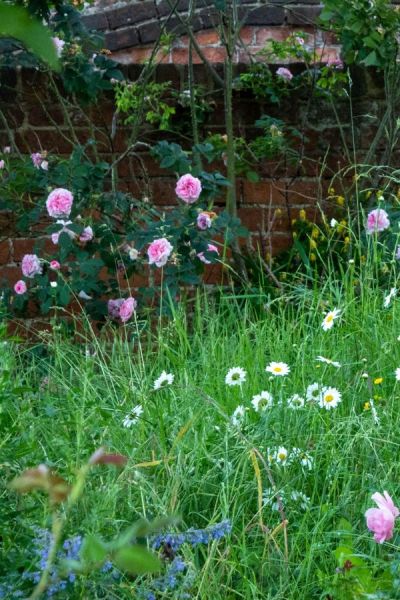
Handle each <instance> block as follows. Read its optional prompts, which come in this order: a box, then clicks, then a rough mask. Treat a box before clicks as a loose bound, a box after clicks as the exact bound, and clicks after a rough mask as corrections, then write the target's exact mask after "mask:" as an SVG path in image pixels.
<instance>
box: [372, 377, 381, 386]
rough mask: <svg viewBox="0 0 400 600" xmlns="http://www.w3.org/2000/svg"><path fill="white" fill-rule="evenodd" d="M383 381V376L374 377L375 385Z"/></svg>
mask: <svg viewBox="0 0 400 600" xmlns="http://www.w3.org/2000/svg"><path fill="white" fill-rule="evenodd" d="M382 381H383V377H376V378H375V379H374V384H375V385H380V384H381V383H382Z"/></svg>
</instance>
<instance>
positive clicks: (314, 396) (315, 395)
mask: <svg viewBox="0 0 400 600" xmlns="http://www.w3.org/2000/svg"><path fill="white" fill-rule="evenodd" d="M321 394H322V387H321V385H320V384H319V383H312V384H311V385H309V386H308V388H307V391H306V398H307V401H308V402H319V400H320V398H321Z"/></svg>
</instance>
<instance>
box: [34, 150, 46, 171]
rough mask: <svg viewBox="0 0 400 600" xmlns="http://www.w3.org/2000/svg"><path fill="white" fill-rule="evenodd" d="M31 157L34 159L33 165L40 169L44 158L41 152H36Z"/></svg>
mask: <svg viewBox="0 0 400 600" xmlns="http://www.w3.org/2000/svg"><path fill="white" fill-rule="evenodd" d="M31 159H32V162H33V166H34V167H35V169H40V167H41V165H42V162H43V160H44V158H43V156H42V154H41V153H40V152H34V153H33V154H31Z"/></svg>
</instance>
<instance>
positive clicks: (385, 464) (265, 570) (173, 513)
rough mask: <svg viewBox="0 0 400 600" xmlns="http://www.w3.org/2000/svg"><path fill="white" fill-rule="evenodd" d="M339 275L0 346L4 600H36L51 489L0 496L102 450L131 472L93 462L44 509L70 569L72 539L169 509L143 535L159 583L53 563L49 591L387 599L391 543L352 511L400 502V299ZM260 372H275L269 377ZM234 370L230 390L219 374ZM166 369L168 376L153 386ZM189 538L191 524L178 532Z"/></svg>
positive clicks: (104, 533) (71, 475)
mask: <svg viewBox="0 0 400 600" xmlns="http://www.w3.org/2000/svg"><path fill="white" fill-rule="evenodd" d="M349 269H350V270H351V267H349ZM344 281H345V283H343V284H341V285H337V284H336V285H334V284H332V283H331V284H327V285H326V286H325V287H324V288H323V289H319V290H314V291H313V290H305V289H296V288H293V289H291V290H289V291H287V292H286V293H285V294H283V295H282V296H281V297H280V298H279V299H277V300H274V301H268V299H267V298H266V297H263V296H262V295H261V294H260V297H258V298H257V297H253V298H240V297H235V296H234V295H229V294H225V295H222V296H220V297H219V298H218V299H217V300H210V299H207V298H206V297H201V295H200V294H199V296H198V298H197V300H196V302H195V306H194V307H192V309H191V311H186V310H184V309H183V308H182V309H177V310H176V312H175V313H174V316H173V318H172V319H171V320H170V321H169V322H168V323H164V324H162V325H161V326H159V327H158V328H155V329H153V330H152V331H151V330H150V328H149V327H148V326H147V324H146V323H145V322H139V321H137V322H132V323H131V324H130V325H129V326H127V327H126V330H125V331H126V333H127V334H128V335H127V337H125V338H124V334H123V333H122V331H123V329H120V330H119V333H120V334H121V335H113V336H108V341H106V340H105V339H104V340H102V338H98V337H95V336H91V334H90V332H89V333H88V334H87V337H86V339H85V340H84V341H82V340H81V342H80V343H76V342H72V341H71V338H68V337H67V336H65V335H64V334H63V332H62V330H57V329H56V330H55V331H54V332H53V334H46V335H43V337H42V340H41V341H40V343H37V344H34V345H29V346H27V345H26V344H20V343H17V342H15V341H12V340H8V341H7V339H6V337H4V341H3V346H2V353H1V358H0V361H1V372H0V373H1V379H0V381H1V388H0V389H1V398H2V403H1V436H0V439H1V444H0V448H1V454H0V461H1V466H2V470H1V477H2V484H3V485H2V492H1V497H0V515H1V518H2V519H1V520H2V540H1V545H0V553H1V554H0V556H1V559H0V565H1V566H0V575H1V578H0V581H1V586H2V587H1V586H0V592H2V596H1V594H0V597H3V598H17V597H19V596H18V594H19V592H20V596H21V597H28V596H29V594H30V593H32V590H33V588H34V583H35V581H36V582H37V579H38V576H37V575H36V580H35V579H34V577H35V572H36V573H37V572H38V570H40V569H38V552H39V550H40V548H39V546H40V544H41V543H42V544H45V542H44V541H43V539H44V537H46V535H47V537H48V534H46V532H44V531H43V530H50V529H51V519H52V512H53V513H54V511H52V509H51V507H49V504H48V501H47V495H46V494H43V493H41V492H37V491H34V492H32V493H30V494H24V495H17V494H16V493H15V491H14V490H12V489H9V487H8V485H9V484H10V482H11V481H12V480H13V478H14V477H16V476H18V475H20V474H21V472H23V471H24V470H25V469H27V468H30V467H35V466H37V465H39V464H41V463H43V464H46V465H47V466H48V467H50V468H51V469H53V470H54V471H56V472H57V473H58V474H59V475H61V476H62V477H63V478H65V479H66V480H67V481H68V482H69V483H71V482H73V481H74V479H75V478H76V476H77V472H78V471H79V469H80V468H81V467H82V465H84V464H86V463H87V461H88V460H89V457H90V456H91V455H92V454H93V452H94V451H95V450H96V449H98V448H99V447H104V448H106V449H107V450H109V451H110V452H113V453H118V454H121V455H124V456H126V457H127V458H128V460H127V462H126V464H125V466H123V467H122V468H115V467H114V466H100V465H99V466H95V467H93V468H92V469H91V470H90V472H89V474H88V476H87V478H86V482H85V486H84V489H83V493H82V495H81V497H80V498H79V500H78V501H77V502H76V503H75V504H74V505H73V506H71V507H70V508H69V510H64V508H63V507H61V508H60V509H58V510H59V515H61V517H62V518H63V517H64V516H65V522H63V526H64V529H63V533H62V537H61V540H62V541H65V540H67V542H65V548H64V550H63V551H62V552H63V553H64V555H65V554H68V553H69V554H68V556H67V558H68V557H69V558H71V557H72V558H77V552H78V550H79V547H80V539H79V538H78V537H77V536H82V537H84V536H93V535H94V536H97V537H100V538H101V539H102V540H103V541H106V542H107V541H110V540H112V539H115V537H116V536H117V535H118V534H119V533H120V532H121V531H124V530H125V529H126V528H127V527H129V526H130V525H132V523H133V522H135V521H137V520H138V519H139V518H143V517H144V518H146V519H148V520H149V521H152V520H154V519H156V518H160V517H176V519H175V520H171V521H170V522H169V523H167V524H166V525H165V526H164V528H163V529H161V530H160V531H157V534H162V535H164V537H163V538H162V539H161V541H160V540H159V546H160V544H161V546H160V548H158V549H156V550H155V552H156V554H158V555H159V556H161V563H162V566H161V574H160V573H156V574H153V575H143V576H136V575H129V574H127V573H125V572H123V570H120V569H116V568H115V565H112V564H109V563H108V562H107V563H106V564H105V566H104V565H103V566H101V568H98V569H95V568H94V567H93V568H92V569H90V572H88V573H86V574H85V575H77V576H76V577H75V576H74V575H72V576H71V573H70V574H69V579H68V577H67V575H65V569H64V571H63V570H62V568H61V570H59V571H58V575H56V570H55V568H52V572H51V577H52V579H51V581H52V585H51V586H50V588H48V590H47V591H46V592H45V593H44V594H43V597H49V596H51V597H55V598H57V597H58V598H70V599H75V598H76V599H78V598H88V599H89V598H90V599H94V598H110V599H112V598H115V599H116V598H118V599H122V598H148V599H151V598H157V599H158V598H199V599H200V598H201V599H207V600H211V599H212V600H218V599H223V598H224V599H227V598H229V599H233V598H245V599H261V598H262V599H281V600H291V599H297V600H298V599H304V600H312V599H319V598H335V599H337V598H340V599H342V598H343V599H346V598H349V599H350V598H353V597H354V598H359V597H360V598H361V597H367V596H366V595H355V594H356V592H355V591H354V590H356V588H357V590H360V589H361V587H362V585H364V588H363V590H361V591H364V592H365V591H366V590H367V591H369V592H370V593H371V592H374V591H376V590H380V591H381V590H383V589H384V584H383V583H382V581H383V579H382V577H383V576H381V579H380V580H379V576H380V574H382V572H383V569H382V564H383V562H382V560H383V558H384V557H386V555H387V552H388V551H390V550H391V549H392V550H393V549H394V548H395V546H396V544H394V545H392V543H391V542H389V543H388V544H386V545H385V550H383V549H381V547H380V546H379V545H378V544H376V543H375V542H374V541H373V536H372V534H371V533H370V532H369V531H368V529H367V527H366V523H365V518H364V512H365V510H366V509H367V508H369V507H371V506H372V505H373V503H372V502H371V499H370V497H371V494H372V493H374V492H376V491H383V490H388V492H389V493H390V494H391V495H392V496H393V497H394V498H396V496H397V497H398V494H399V484H398V480H399V471H400V468H399V463H398V461H397V460H396V456H397V453H398V449H399V433H400V416H399V410H398V403H399V394H398V385H399V384H398V383H397V382H396V376H395V371H396V368H397V367H398V366H399V365H400V341H399V338H398V336H399V333H400V331H399V328H398V324H397V323H398V312H399V307H398V304H397V302H398V301H397V300H396V299H395V298H393V299H392V300H391V303H390V306H388V307H386V308H384V306H383V304H384V293H383V292H382V291H381V290H378V289H375V287H374V286H373V285H372V282H371V281H370V280H368V279H367V278H365V280H364V282H363V285H359V287H357V286H354V285H353V281H352V280H351V273H350V275H349V279H346V278H345V279H344ZM334 308H337V309H339V310H340V314H339V316H338V317H337V318H336V319H335V320H334V321H333V326H332V327H331V328H330V329H328V330H326V331H325V330H324V328H323V327H322V323H323V319H324V315H325V313H326V311H328V310H332V309H334ZM187 315H189V316H187ZM117 331H118V330H117ZM110 340H112V341H110ZM128 340H129V341H128ZM318 357H323V358H325V359H329V360H330V361H334V364H332V363H329V362H325V361H322V362H321V360H319V359H318ZM272 361H275V362H283V363H285V364H286V365H288V367H289V373H287V374H286V375H276V374H273V373H272V372H270V371H266V367H267V366H268V365H270V363H271V362H272ZM232 368H240V369H242V371H240V372H239V379H236V380H235V375H234V376H233V381H232V378H230V377H229V376H228V378H227V375H228V372H229V371H230V369H232ZM281 368H283V372H285V367H284V365H283V366H282V367H281ZM164 371H165V373H166V374H167V375H168V374H171V375H172V376H173V377H162V378H161V381H160V380H159V378H160V375H161V374H162V373H163V372H164ZM272 371H274V369H272ZM226 378H227V379H228V383H226ZM157 380H159V381H158V384H156V385H155V382H156V381H157ZM229 381H230V383H235V384H236V385H229ZM312 384H318V386H319V388H318V390H317V391H316V387H315V386H314V387H311V388H310V387H309V386H312ZM155 387H156V388H158V389H154V388H155ZM322 388H334V389H333V390H325V392H322V395H321V390H322ZM261 392H268V394H264V395H263V396H262V397H261V398H260V397H259V395H260V393H261ZM296 394H297V395H298V396H295V395H296ZM257 396H258V397H257ZM331 396H332V397H333V399H332V398H331ZM238 407H239V408H238ZM241 407H242V408H241ZM62 506H63V505H62ZM193 528H194V529H195V530H205V531H202V532H199V531H197V532H193V531H191V532H190V531H189V533H185V532H187V531H188V530H190V529H193ZM178 534H184V535H182V536H181V537H179V536H178ZM165 536H167V537H165ZM168 536H169V537H168ZM40 540H42V542H41V541H40ZM68 540H69V541H68ZM156 542H157V539H156V538H154V536H153V537H150V538H148V543H149V545H152V544H153V545H156ZM74 543H75V546H76V548H75V550H74V548H72V546H73V544H74ZM340 547H341V548H342V550H340V549H339V550H337V548H340ZM68 548H69V549H68ZM343 548H344V550H343ZM335 550H336V553H335ZM74 552H75V554H74ZM346 553H347V554H348V555H350V554H351V556H352V558H351V562H352V565H351V567H350V565H349V563H348V568H347V569H346V566H345V567H344V568H343V564H344V562H343V559H344V558H345V557H346V556H347V555H346ZM75 555H76V556H75ZM357 557H358V558H357ZM42 558H43V556H42ZM59 558H60V557H59ZM347 558H348V556H347ZM357 560H358V561H361V562H362V563H363V564H362V565H361V566H359V568H358V572H357V569H356V568H355V567H354V565H356V566H357V565H358V563H357ZM57 561H59V559H57V560H56V563H57ZM57 564H58V563H57ZM363 569H364V572H363V573H362V572H361V571H362V570H363ZM166 571H167V573H166V574H165V572H166ZM353 572H354V575H353ZM354 580H356V581H357V584H355V583H354ZM367 580H368V581H367ZM378 580H379V581H380V583H379V584H378V583H377V581H378ZM360 581H361V583H360ZM363 582H364V583H363ZM357 586H358V587H357ZM360 586H361V587H360ZM368 586H369V587H368ZM360 594H361V592H360ZM371 597H379V596H371ZM388 597H390V598H394V597H395V596H394V595H393V596H388Z"/></svg>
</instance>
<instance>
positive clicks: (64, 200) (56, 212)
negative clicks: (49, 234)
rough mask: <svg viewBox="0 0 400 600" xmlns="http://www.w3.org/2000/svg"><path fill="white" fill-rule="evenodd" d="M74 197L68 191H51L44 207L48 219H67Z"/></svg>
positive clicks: (60, 189)
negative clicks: (48, 216)
mask: <svg viewBox="0 0 400 600" xmlns="http://www.w3.org/2000/svg"><path fill="white" fill-rule="evenodd" d="M73 201H74V197H73V195H72V194H71V192H70V191H69V190H65V189H64V188H57V189H55V190H53V191H52V192H51V193H50V194H49V196H48V198H47V200H46V207H47V212H48V213H49V215H50V217H53V218H55V219H57V218H59V217H69V215H70V212H71V208H72V203H73Z"/></svg>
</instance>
